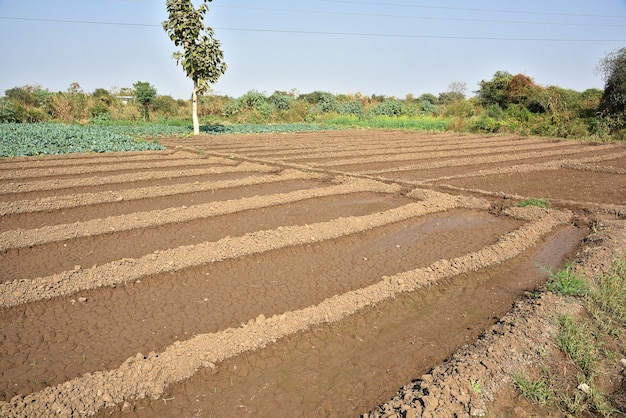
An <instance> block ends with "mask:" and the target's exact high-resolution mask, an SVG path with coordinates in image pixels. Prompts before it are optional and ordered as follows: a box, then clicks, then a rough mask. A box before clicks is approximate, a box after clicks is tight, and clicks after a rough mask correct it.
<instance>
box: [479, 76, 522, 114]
mask: <svg viewBox="0 0 626 418" xmlns="http://www.w3.org/2000/svg"><path fill="white" fill-rule="evenodd" d="M512 78H513V76H512V75H511V73H509V72H507V71H497V72H496V73H495V74H494V75H493V78H492V79H491V80H490V81H485V80H483V81H481V82H480V89H479V90H478V91H477V92H476V93H478V103H479V104H481V105H483V106H485V107H488V106H491V105H498V106H500V107H501V108H502V109H505V108H506V106H507V96H506V89H507V87H508V86H509V83H510V82H511V79H512Z"/></svg>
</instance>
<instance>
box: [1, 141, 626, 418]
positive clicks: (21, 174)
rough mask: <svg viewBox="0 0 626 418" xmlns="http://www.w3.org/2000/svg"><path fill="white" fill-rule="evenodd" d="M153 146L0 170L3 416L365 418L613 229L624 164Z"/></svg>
mask: <svg viewBox="0 0 626 418" xmlns="http://www.w3.org/2000/svg"><path fill="white" fill-rule="evenodd" d="M161 142H162V143H163V144H164V145H166V146H167V147H168V150H167V151H158V152H157V151H150V152H141V153H107V154H75V155H67V156H47V157H37V158H12V159H4V160H1V161H0V214H1V215H2V216H1V218H0V304H1V308H0V324H1V327H2V333H1V334H0V415H2V416H6V417H10V416H56V415H58V416H86V415H98V416H103V417H104V416H122V415H123V416H136V417H150V416H172V417H174V416H176V417H178V416H188V417H191V416H213V417H215V416H221V417H223V416H244V415H246V416H247V415H249V416H338V417H339V416H341V417H346V416H359V415H362V414H367V413H368V412H369V411H373V410H374V409H375V408H376V407H377V406H379V405H381V404H384V403H385V402H387V401H388V400H389V399H391V398H392V397H393V396H394V394H395V393H396V392H397V391H398V390H399V389H400V388H401V387H402V386H404V385H405V384H407V383H409V382H411V381H412V380H413V379H416V378H419V377H420V376H422V375H424V374H426V373H428V372H429V370H432V369H433V368H434V367H435V366H437V365H439V364H442V363H443V362H445V361H448V360H449V359H450V358H452V357H453V356H454V355H455V353H456V352H457V351H458V350H459V349H460V348H461V347H467V346H468V345H471V344H473V343H475V342H476V341H477V340H479V339H480V338H481V335H484V333H485V332H486V331H487V330H489V329H492V327H493V326H494V325H496V324H497V323H498V322H499V321H501V319H502V318H503V317H504V316H505V315H507V313H508V312H509V311H510V310H511V309H512V307H513V306H514V305H515V303H516V302H517V301H519V300H520V299H521V298H523V296H524V294H525V293H527V292H529V291H532V290H533V289H535V288H536V287H538V286H540V285H541V284H542V283H544V282H545V277H546V275H545V272H544V271H543V270H542V269H545V268H558V267H559V266H562V265H563V264H564V263H565V262H566V261H567V260H568V259H570V258H571V257H573V256H574V255H575V254H576V252H577V251H578V250H579V249H580V246H581V242H582V241H583V239H584V237H585V236H587V235H588V234H589V225H590V224H591V223H592V222H595V221H596V220H597V219H605V218H606V219H610V220H612V221H614V222H615V225H616V227H617V228H623V227H624V225H623V223H624V221H623V218H624V213H626V211H625V208H626V147H625V146H623V145H615V144H588V143H587V144H585V143H581V142H576V141H555V140H547V139H543V138H522V137H503V136H479V135H455V134H448V133H414V132H413V133H411V132H398V131H369V130H363V131H330V132H322V133H319V132H318V133H301V134H257V135H240V136H200V137H193V138H184V139H166V140H162V141H161ZM527 198H543V199H545V200H546V201H547V202H548V208H539V207H536V206H528V207H519V206H518V203H519V202H520V201H523V200H524V199H527Z"/></svg>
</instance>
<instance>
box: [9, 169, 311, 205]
mask: <svg viewBox="0 0 626 418" xmlns="http://www.w3.org/2000/svg"><path fill="white" fill-rule="evenodd" d="M320 177H321V176H319V175H315V174H311V173H303V172H299V171H295V170H288V171H285V172H282V173H279V174H276V175H264V176H263V175H262V176H253V177H250V178H247V179H242V180H227V181H217V182H202V183H192V184H181V185H175V186H163V187H161V186H154V187H147V188H142V189H133V190H122V191H117V192H100V193H83V194H80V195H78V196H58V197H46V198H41V199H35V200H18V201H13V202H0V215H2V216H5V215H11V214H17V213H25V212H43V211H51V210H60V209H67V208H72V207H76V206H84V205H95V204H102V203H110V202H122V201H128V200H139V199H148V198H154V197H162V196H172V195H183V194H188V193H198V192H205V191H213V190H218V189H226V188H233V187H240V186H249V185H254V184H262V183H270V182H277V181H285V180H296V179H303V180H304V179H315V178H320Z"/></svg>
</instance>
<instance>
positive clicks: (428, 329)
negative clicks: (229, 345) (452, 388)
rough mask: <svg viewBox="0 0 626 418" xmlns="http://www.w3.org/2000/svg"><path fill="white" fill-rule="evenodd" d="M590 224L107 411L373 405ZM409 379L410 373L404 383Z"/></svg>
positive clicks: (341, 410) (471, 332)
mask: <svg viewBox="0 0 626 418" xmlns="http://www.w3.org/2000/svg"><path fill="white" fill-rule="evenodd" d="M583 235H584V233H583V231H581V230H578V229H575V228H572V227H568V228H566V229H562V230H561V231H559V232H557V233H556V234H554V235H553V236H552V237H551V238H550V239H549V240H547V241H546V242H543V243H541V244H540V245H539V247H538V248H536V249H534V250H533V251H531V252H529V253H527V254H526V255H524V256H520V257H518V258H516V259H513V260H510V261H509V262H506V263H504V264H502V265H500V266H498V267H494V268H490V269H488V270H486V271H480V272H477V273H473V274H468V275H464V276H459V277H456V278H453V279H451V280H448V281H446V282H445V283H441V284H439V285H437V286H432V287H430V288H427V289H423V290H421V291H416V292H413V293H411V294H407V295H403V296H401V297H398V298H396V299H395V300H392V301H389V302H387V303H383V304H380V305H378V306H375V307H371V308H368V309H365V310H364V311H362V312H360V313H359V314H357V315H354V316H352V317H350V318H348V319H347V320H344V321H342V322H340V323H336V324H330V325H327V326H323V327H317V328H315V329H313V330H310V331H308V332H304V333H301V334H298V335H296V336H291V337H288V338H285V339H282V340H280V341H278V342H277V343H276V344H273V345H272V346H270V347H267V348H266V349H263V350H259V351H256V352H252V353H248V354H244V355H241V356H239V357H236V358H233V359H230V360H228V361H226V362H224V363H221V364H218V366H217V369H216V370H213V371H212V370H202V371H200V372H199V373H197V374H196V375H195V376H194V377H192V378H191V379H189V380H188V381H185V382H181V383H179V384H177V385H174V386H173V387H171V388H170V389H169V390H168V391H167V392H166V393H164V394H163V397H162V399H160V400H156V401H152V400H141V401H139V402H137V403H136V405H135V406H134V407H127V408H126V409H124V411H123V412H122V411H121V410H120V409H119V408H118V409H116V410H105V411H102V412H101V414H100V416H122V415H123V416H128V417H152V416H159V417H179V416H220V417H239V416H244V415H247V416H248V415H249V416H324V417H328V416H334V417H349V416H355V417H356V416H359V415H360V414H362V413H364V412H367V411H370V410H372V409H373V408H374V407H376V406H377V405H378V404H380V403H382V402H384V401H386V400H388V399H389V398H391V396H392V395H393V394H394V393H395V391H397V390H398V389H399V387H398V385H399V383H398V382H405V383H408V382H409V381H410V380H412V379H415V378H418V377H419V376H420V375H422V374H424V373H426V372H428V370H429V369H430V368H431V367H433V366H434V365H436V364H438V363H440V362H441V361H443V360H444V359H445V358H447V357H448V356H450V355H451V354H452V353H453V352H454V351H455V350H456V349H457V348H458V347H460V346H461V345H463V344H467V343H471V342H472V341H474V340H475V339H476V338H477V336H478V335H479V334H480V332H481V331H482V330H484V329H485V328H487V327H489V326H490V325H491V324H493V323H494V322H495V321H496V320H497V318H499V317H501V316H502V315H504V314H505V313H506V312H507V311H508V310H509V309H510V307H511V304H512V303H514V301H515V300H516V299H517V298H519V297H520V296H521V295H522V294H523V293H524V292H525V291H527V290H531V289H534V288H535V287H536V286H538V285H540V284H541V283H543V282H544V281H545V274H543V273H542V272H541V271H540V269H539V267H538V266H553V267H556V266H559V265H561V264H562V263H563V262H564V261H565V260H566V258H567V257H568V255H570V254H571V253H572V252H573V251H574V250H575V248H576V246H577V244H578V243H579V242H580V239H581V238H582V236H583ZM400 384H404V383H400Z"/></svg>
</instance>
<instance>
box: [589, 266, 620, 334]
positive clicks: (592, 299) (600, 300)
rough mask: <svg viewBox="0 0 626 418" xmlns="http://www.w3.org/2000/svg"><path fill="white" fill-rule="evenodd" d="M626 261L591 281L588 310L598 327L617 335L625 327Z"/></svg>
mask: <svg viewBox="0 0 626 418" xmlns="http://www.w3.org/2000/svg"><path fill="white" fill-rule="evenodd" d="M624 301H626V261H624V260H620V261H618V262H617V263H615V266H614V267H613V269H612V270H611V271H609V272H607V273H604V274H601V275H599V276H598V277H597V278H596V279H595V280H593V281H592V283H591V292H590V293H589V300H588V308H587V309H588V310H589V312H590V313H591V314H592V316H593V318H594V320H595V321H596V322H597V323H598V325H599V328H600V329H601V330H602V331H604V332H606V333H608V334H611V335H613V336H615V337H619V336H620V335H621V333H622V332H623V330H624V328H625V327H626V303H624Z"/></svg>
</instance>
